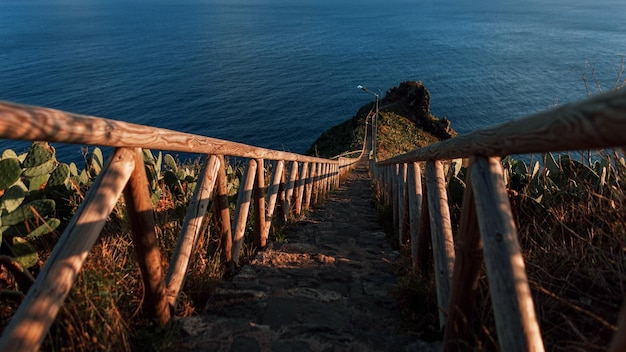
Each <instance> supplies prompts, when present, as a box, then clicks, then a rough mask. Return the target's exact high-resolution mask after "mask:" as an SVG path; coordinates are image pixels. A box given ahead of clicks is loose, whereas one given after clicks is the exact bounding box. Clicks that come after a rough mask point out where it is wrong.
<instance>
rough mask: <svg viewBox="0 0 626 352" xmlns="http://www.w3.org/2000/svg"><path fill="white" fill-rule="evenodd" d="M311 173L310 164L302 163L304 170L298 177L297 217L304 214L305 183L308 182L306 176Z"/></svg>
mask: <svg viewBox="0 0 626 352" xmlns="http://www.w3.org/2000/svg"><path fill="white" fill-rule="evenodd" d="M308 172H309V164H308V163H302V169H301V170H300V177H298V187H297V188H296V192H295V193H296V209H295V212H296V215H298V216H300V213H301V212H302V200H303V199H304V183H305V182H306V176H307V173H308Z"/></svg>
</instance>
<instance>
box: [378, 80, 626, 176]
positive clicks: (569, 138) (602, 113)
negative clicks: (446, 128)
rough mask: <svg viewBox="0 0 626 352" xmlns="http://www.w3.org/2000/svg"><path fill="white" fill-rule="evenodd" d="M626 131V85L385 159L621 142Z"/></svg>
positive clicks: (444, 157) (533, 150) (445, 157)
mask: <svg viewBox="0 0 626 352" xmlns="http://www.w3.org/2000/svg"><path fill="white" fill-rule="evenodd" d="M624 131H626V90H624V89H620V90H617V91H614V92H609V93H605V94H599V95H597V96H593V97H591V98H589V99H586V100H583V101H580V102H575V103H571V104H565V105H562V106H560V107H558V108H556V109H551V110H547V111H545V112H540V113H538V114H535V115H531V116H528V117H525V118H522V119H517V120H512V121H509V122H505V123H503V124H499V125H496V126H493V127H489V128H484V129H481V130H478V131H475V132H472V133H468V134H466V135H462V136H458V137H455V138H452V139H448V140H446V141H444V142H441V143H437V144H432V145H429V146H427V147H424V148H420V149H416V150H414V151H411V152H408V153H406V154H402V155H399V156H396V157H393V158H391V159H387V160H385V161H384V162H383V163H389V164H393V163H399V162H410V161H426V160H450V159H456V158H468V157H470V156H473V155H485V156H492V155H498V156H500V155H510V154H528V153H544V152H557V151H565V150H584V149H597V148H610V147H618V146H623V145H626V133H624Z"/></svg>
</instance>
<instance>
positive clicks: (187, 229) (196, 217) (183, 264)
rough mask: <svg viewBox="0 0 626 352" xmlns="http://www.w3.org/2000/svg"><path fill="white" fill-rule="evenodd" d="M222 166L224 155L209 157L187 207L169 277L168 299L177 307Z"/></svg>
mask: <svg viewBox="0 0 626 352" xmlns="http://www.w3.org/2000/svg"><path fill="white" fill-rule="evenodd" d="M221 167H222V165H221V163H220V158H218V157H217V156H215V155H213V156H208V160H207V161H206V162H205V164H204V167H203V168H202V170H201V171H200V175H199V177H198V183H197V185H196V189H194V191H193V196H192V197H191V200H190V201H189V205H188V206H187V214H186V216H185V220H184V222H183V226H182V229H181V231H180V232H181V234H180V236H179V237H178V241H177V242H176V248H175V250H174V254H173V256H172V261H171V262H170V265H169V267H168V271H167V275H166V276H165V282H166V284H167V301H168V304H169V305H170V307H172V308H173V309H175V308H176V302H177V301H178V296H179V294H180V290H181V289H182V288H183V285H184V284H185V278H186V276H187V268H188V267H189V262H190V261H191V255H192V253H193V250H194V248H195V246H196V243H197V242H198V237H199V235H200V230H201V229H202V222H203V220H204V217H205V215H206V214H207V212H208V208H209V200H210V199H211V195H212V193H213V187H214V186H215V181H216V179H217V177H218V176H217V173H218V172H219V169H220V168H221Z"/></svg>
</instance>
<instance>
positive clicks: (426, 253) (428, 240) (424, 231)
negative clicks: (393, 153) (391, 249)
mask: <svg viewBox="0 0 626 352" xmlns="http://www.w3.org/2000/svg"><path fill="white" fill-rule="evenodd" d="M424 194H428V187H427V186H426V182H424V183H422V195H424ZM419 226H420V229H419V233H420V234H421V236H419V237H418V238H417V266H418V268H419V269H420V272H421V273H422V275H424V276H425V277H428V276H429V275H430V273H431V272H432V262H433V258H432V256H433V255H432V253H433V252H432V251H431V250H430V248H431V247H432V236H430V232H431V231H430V211H429V210H428V196H422V213H421V215H420V224H419Z"/></svg>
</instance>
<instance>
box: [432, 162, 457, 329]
mask: <svg viewBox="0 0 626 352" xmlns="http://www.w3.org/2000/svg"><path fill="white" fill-rule="evenodd" d="M426 183H427V192H428V193H427V194H428V209H429V215H430V230H431V237H432V246H433V259H434V264H435V283H436V284H437V303H438V305H439V324H440V327H441V328H443V327H444V326H445V324H446V316H447V312H448V301H449V299H450V280H451V278H452V271H453V268H454V240H453V239H452V225H451V223H450V208H449V207H448V195H447V193H446V180H445V178H444V173H443V164H442V163H441V162H440V161H429V162H427V163H426Z"/></svg>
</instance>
